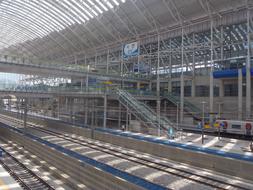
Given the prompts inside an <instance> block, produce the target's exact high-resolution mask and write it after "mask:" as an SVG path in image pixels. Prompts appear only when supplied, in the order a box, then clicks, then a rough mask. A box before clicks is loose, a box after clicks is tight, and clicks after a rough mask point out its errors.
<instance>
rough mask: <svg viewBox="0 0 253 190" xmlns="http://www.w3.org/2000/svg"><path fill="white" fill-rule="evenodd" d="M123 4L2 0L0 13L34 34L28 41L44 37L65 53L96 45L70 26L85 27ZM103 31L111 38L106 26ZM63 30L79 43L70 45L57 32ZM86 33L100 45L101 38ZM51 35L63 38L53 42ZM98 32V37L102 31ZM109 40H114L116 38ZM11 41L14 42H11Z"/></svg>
mask: <svg viewBox="0 0 253 190" xmlns="http://www.w3.org/2000/svg"><path fill="white" fill-rule="evenodd" d="M124 2H125V0H121V1H119V0H110V1H109V0H95V1H93V0H61V1H50V0H43V1H37V0H29V1H23V0H2V1H1V4H0V12H1V13H2V14H3V15H5V17H6V19H7V18H8V17H9V19H10V20H15V21H16V22H20V25H22V27H24V28H28V29H29V31H33V32H32V34H33V35H31V36H30V38H28V39H27V40H33V39H36V38H37V37H39V38H43V37H45V36H47V35H48V36H49V38H50V39H51V40H52V41H54V42H55V43H56V44H57V46H60V47H61V48H62V49H66V50H67V48H69V47H71V49H72V51H73V52H74V51H76V50H78V47H77V46H79V45H80V46H84V47H90V45H93V47H95V45H94V40H93V41H91V40H90V39H87V38H83V37H81V36H80V35H79V34H78V33H76V32H75V31H74V30H72V28H71V27H72V26H74V25H76V24H80V25H81V26H84V25H85V24H86V23H87V21H89V20H90V19H93V18H95V17H98V16H99V15H101V14H103V13H104V12H105V11H108V10H109V9H113V8H114V7H115V6H119V5H120V4H121V3H124ZM103 28H104V29H105V31H106V32H108V33H109V34H110V35H111V34H112V32H111V31H109V30H108V28H107V27H106V26H103ZM65 29H67V30H70V31H71V33H73V34H74V36H75V37H77V38H76V39H78V40H76V42H73V39H72V38H69V37H67V36H66V35H65V33H64V32H59V31H62V30H65ZM86 30H87V31H88V32H89V33H90V35H91V36H92V37H93V38H94V39H95V40H96V41H97V42H100V43H101V39H98V38H97V37H96V35H93V32H92V31H91V30H90V29H88V28H86ZM52 32H59V33H58V34H59V36H61V37H62V38H64V41H59V39H60V38H56V39H54V38H53V37H52V36H50V34H51V33H52ZM99 33H100V35H101V32H99ZM112 37H113V38H115V36H112ZM20 39H21V38H20ZM22 39H25V38H22ZM104 39H105V38H104ZM17 41H20V40H17ZM12 42H16V41H14V40H13V41H12ZM62 42H64V43H67V44H68V45H66V46H68V47H67V48H65V47H63V45H64V44H62Z"/></svg>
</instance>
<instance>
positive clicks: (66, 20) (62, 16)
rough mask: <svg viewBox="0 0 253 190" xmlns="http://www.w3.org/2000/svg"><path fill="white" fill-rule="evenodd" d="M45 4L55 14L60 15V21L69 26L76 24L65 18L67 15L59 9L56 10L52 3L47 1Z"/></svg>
mask: <svg viewBox="0 0 253 190" xmlns="http://www.w3.org/2000/svg"><path fill="white" fill-rule="evenodd" d="M43 3H44V4H45V5H46V6H47V7H49V9H50V10H53V11H54V12H55V14H57V15H58V18H59V19H63V20H64V21H65V22H66V23H67V24H68V25H72V24H74V21H73V20H71V19H69V18H68V17H67V16H65V14H63V13H62V12H61V11H60V10H59V9H58V8H56V7H55V6H53V5H52V4H51V3H52V1H51V3H49V2H47V1H43Z"/></svg>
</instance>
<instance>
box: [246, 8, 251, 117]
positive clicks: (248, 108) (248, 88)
mask: <svg viewBox="0 0 253 190" xmlns="http://www.w3.org/2000/svg"><path fill="white" fill-rule="evenodd" d="M250 31H251V29H250V10H248V12H247V61H246V119H249V118H250V117H251V74H250V68H251V65H250Z"/></svg>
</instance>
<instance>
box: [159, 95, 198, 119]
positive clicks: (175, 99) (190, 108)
mask: <svg viewBox="0 0 253 190" xmlns="http://www.w3.org/2000/svg"><path fill="white" fill-rule="evenodd" d="M162 97H163V98H165V99H167V100H169V101H170V102H172V103H173V104H175V105H177V104H179V105H180V97H179V96H175V95H173V94H172V93H168V92H166V93H163V94H162ZM184 110H185V111H186V112H188V113H190V114H191V115H192V116H193V117H194V119H197V120H199V119H200V115H199V114H200V113H201V110H200V109H199V108H198V107H197V106H195V105H194V104H192V103H190V102H189V101H187V100H186V99H184Z"/></svg>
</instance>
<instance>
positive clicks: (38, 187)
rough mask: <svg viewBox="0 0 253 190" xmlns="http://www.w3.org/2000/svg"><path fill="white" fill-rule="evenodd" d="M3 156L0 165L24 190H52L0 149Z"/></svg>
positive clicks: (52, 189)
mask: <svg viewBox="0 0 253 190" xmlns="http://www.w3.org/2000/svg"><path fill="white" fill-rule="evenodd" d="M1 149H2V151H3V156H2V158H1V159H0V164H1V165H2V166H3V167H4V168H5V170H6V171H8V172H9V174H10V175H11V176H12V177H13V178H14V179H15V180H16V181H17V182H18V183H19V184H20V186H21V187H22V188H23V189H25V190H54V188H53V187H51V186H50V185H49V184H48V183H47V182H46V181H44V180H43V179H41V178H40V177H39V176H38V175H36V174H35V173H34V172H33V171H31V170H30V169H28V168H27V167H26V166H25V165H24V164H22V163H21V162H19V161H18V160H17V159H16V158H15V157H13V156H12V155H11V154H10V153H8V152H7V151H6V150H4V149H3V148H1Z"/></svg>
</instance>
